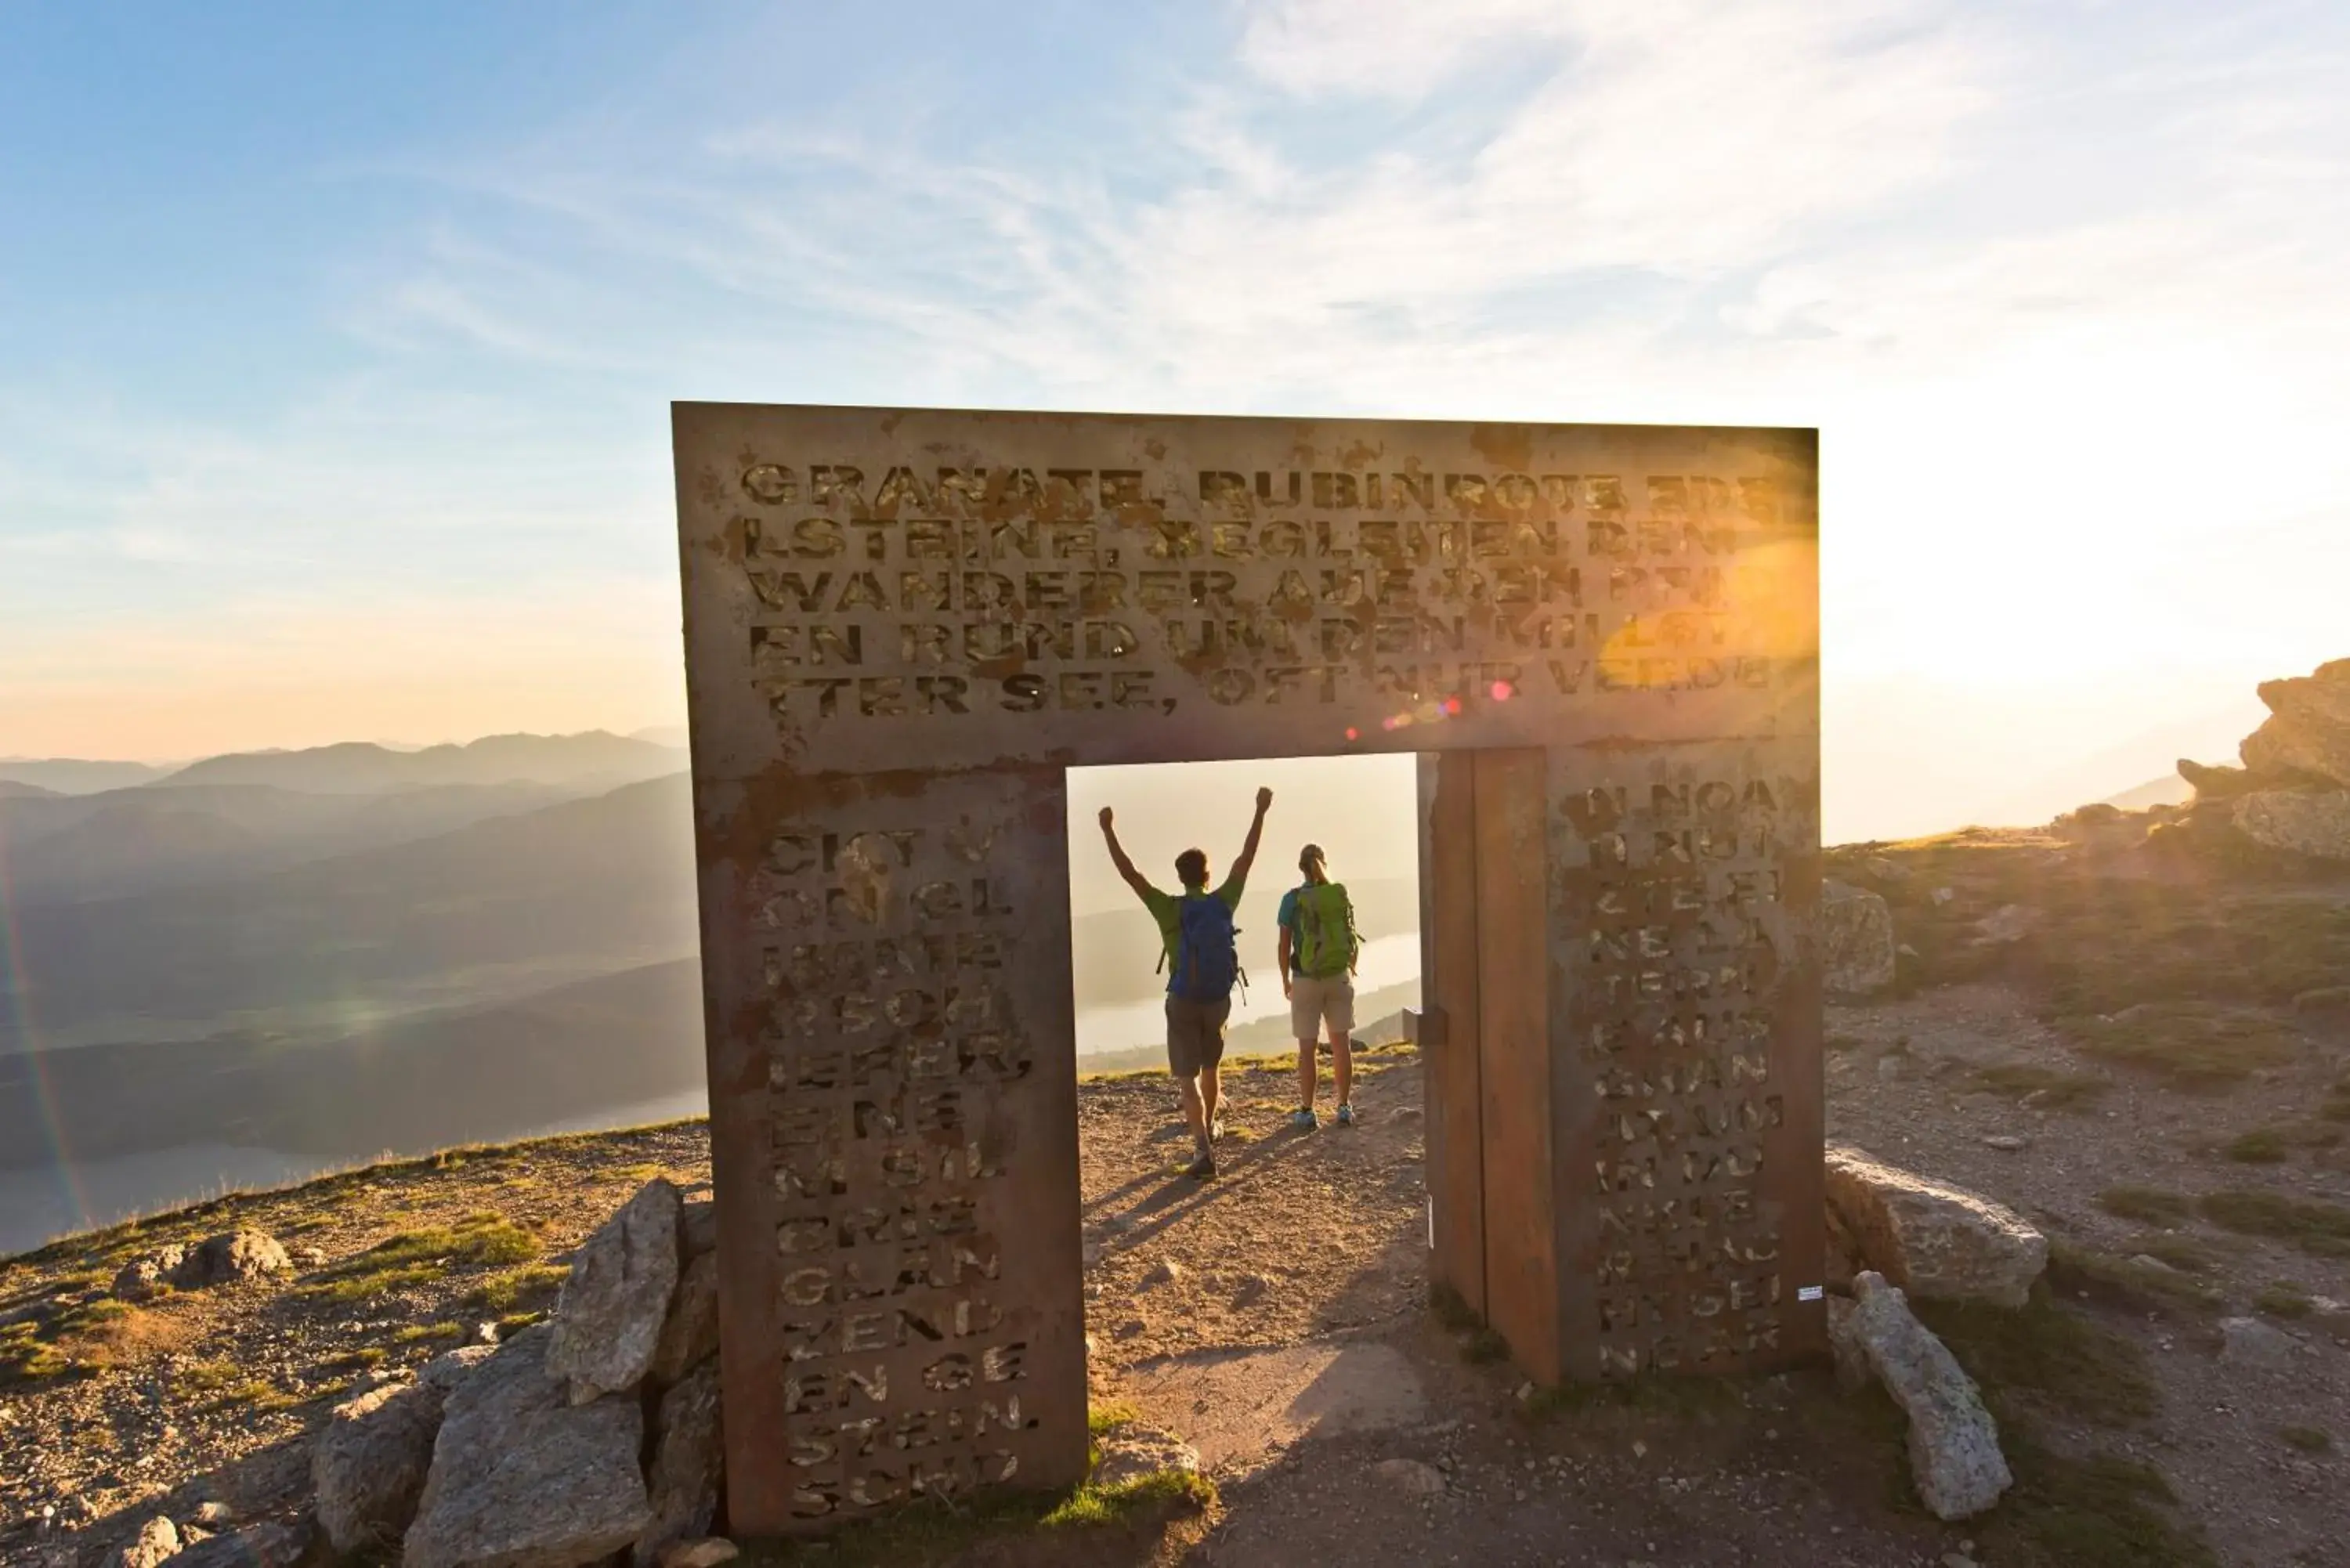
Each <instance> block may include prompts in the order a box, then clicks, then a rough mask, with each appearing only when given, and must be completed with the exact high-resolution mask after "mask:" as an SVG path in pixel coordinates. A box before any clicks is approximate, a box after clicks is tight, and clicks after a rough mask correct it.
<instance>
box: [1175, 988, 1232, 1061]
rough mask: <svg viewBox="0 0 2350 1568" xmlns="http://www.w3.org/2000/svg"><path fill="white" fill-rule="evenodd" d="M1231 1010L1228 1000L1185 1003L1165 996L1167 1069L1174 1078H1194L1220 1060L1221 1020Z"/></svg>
mask: <svg viewBox="0 0 2350 1568" xmlns="http://www.w3.org/2000/svg"><path fill="white" fill-rule="evenodd" d="M1231 1016H1232V998H1231V997H1229V996H1227V997H1225V998H1224V999H1223V1000H1222V1001H1221V1002H1186V1001H1184V1000H1183V999H1182V998H1181V997H1180V996H1170V997H1169V998H1168V999H1167V1070H1168V1071H1169V1072H1170V1073H1172V1074H1174V1075H1175V1076H1177V1077H1178V1078H1196V1077H1198V1076H1199V1075H1201V1073H1204V1072H1206V1071H1207V1070H1208V1069H1209V1068H1211V1067H1212V1066H1214V1065H1216V1064H1218V1063H1219V1062H1222V1060H1223V1059H1224V1020H1225V1019H1227V1018H1230V1017H1231Z"/></svg>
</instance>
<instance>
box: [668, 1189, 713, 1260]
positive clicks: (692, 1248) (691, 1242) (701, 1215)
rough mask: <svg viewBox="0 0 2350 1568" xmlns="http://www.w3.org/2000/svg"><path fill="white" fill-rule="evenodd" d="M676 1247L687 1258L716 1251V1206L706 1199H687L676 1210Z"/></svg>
mask: <svg viewBox="0 0 2350 1568" xmlns="http://www.w3.org/2000/svg"><path fill="white" fill-rule="evenodd" d="M677 1236H678V1246H679V1248H680V1250H681V1251H682V1252H683V1253H684V1255H685V1256H686V1257H688V1258H698V1257H700V1256H701V1255H702V1253H704V1252H714V1251H717V1250H718V1205H717V1203H716V1202H714V1201H713V1200H712V1199H709V1198H706V1197H696V1198H689V1199H686V1200H685V1203H684V1205H683V1207H681V1209H680V1210H678V1220H677Z"/></svg>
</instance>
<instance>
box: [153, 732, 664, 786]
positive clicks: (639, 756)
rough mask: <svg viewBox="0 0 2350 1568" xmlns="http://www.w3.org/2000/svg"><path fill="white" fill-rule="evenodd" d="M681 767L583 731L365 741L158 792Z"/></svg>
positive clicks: (531, 779)
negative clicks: (396, 744)
mask: <svg viewBox="0 0 2350 1568" xmlns="http://www.w3.org/2000/svg"><path fill="white" fill-rule="evenodd" d="M684 764H685V757H684V755H683V753H681V752H680V751H679V750H678V749H677V748H676V747H673V746H662V745H656V744H654V743H653V742H650V741H639V740H631V739H629V738H627V737H625V736H620V735H615V734H611V733H609V732H606V731H603V730H590V731H587V732H584V733H581V734H577V735H523V734H515V735H485V736H484V737H483V738H482V739H480V740H478V741H471V742H466V743H464V744H463V745H457V744H447V745H438V746H426V747H424V748H423V749H422V750H421V751H412V752H411V751H395V750H392V749H391V748H390V747H387V746H381V745H378V744H376V743H375V742H369V741H347V742H342V743H340V744H338V745H332V746H314V747H311V748H308V749H307V750H302V751H286V752H276V751H271V752H236V753H229V754H227V755H225V756H217V757H207V758H205V759H204V760H203V762H199V763H190V764H189V765H188V766H186V767H184V768H182V769H181V770H180V771H179V772H177V773H175V774H171V775H170V776H169V777H167V778H164V779H161V780H159V781H158V784H160V785H161V786H162V787H166V788H173V789H177V788H184V787H186V786H188V785H192V784H274V785H276V787H278V788H280V789H294V790H301V791H304V792H306V793H310V794H380V793H385V792H388V791H391V790H397V789H415V788H424V787H432V786H436V785H446V784H514V783H531V784H571V785H575V786H580V787H587V786H594V787H600V788H607V789H610V788H618V787H619V786H620V785H622V784H634V783H638V782H640V781H642V780H645V779H649V778H657V777H659V776H660V775H661V774H671V773H675V772H677V771H678V770H679V769H681V767H683V766H684Z"/></svg>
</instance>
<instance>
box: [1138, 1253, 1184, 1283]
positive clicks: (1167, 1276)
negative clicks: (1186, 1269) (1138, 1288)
mask: <svg viewBox="0 0 2350 1568" xmlns="http://www.w3.org/2000/svg"><path fill="white" fill-rule="evenodd" d="M1182 1277H1183V1265H1182V1264H1180V1263H1179V1262H1176V1261H1175V1260H1174V1259H1172V1258H1163V1259H1161V1260H1159V1265H1158V1266H1157V1267H1156V1268H1154V1269H1152V1270H1151V1271H1150V1272H1149V1273H1147V1274H1145V1275H1143V1276H1142V1288H1143V1289H1145V1290H1150V1289H1152V1288H1154V1287H1156V1286H1159V1285H1171V1284H1173V1283H1174V1282H1176V1281H1178V1280H1180V1279H1181V1278H1182Z"/></svg>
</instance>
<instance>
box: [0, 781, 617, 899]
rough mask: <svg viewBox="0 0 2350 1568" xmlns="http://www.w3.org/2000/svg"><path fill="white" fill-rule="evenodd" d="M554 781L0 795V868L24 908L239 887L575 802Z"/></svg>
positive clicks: (220, 786) (573, 795)
mask: <svg viewBox="0 0 2350 1568" xmlns="http://www.w3.org/2000/svg"><path fill="white" fill-rule="evenodd" d="M576 796H577V792H575V791H573V790H570V789H567V788H565V787H563V786H561V785H557V784H450V785H441V786H435V787H432V788H425V789H414V790H403V791H400V792H398V793H396V794H380V795H370V794H304V793H300V792H297V791H293V790H285V789H278V788H276V787H274V786H271V785H266V784H191V785H187V786H185V787H183V788H177V789H170V790H164V789H158V788H153V787H140V788H137V789H127V790H109V791H106V792H104V793H102V794H81V795H60V794H37V795H30V796H23V797H16V798H8V797H5V796H0V867H5V871H6V874H7V877H8V879H9V882H10V884H11V886H12V888H13V889H14V893H15V897H16V899H17V900H18V901H19V902H20V903H22V904H31V903H47V902H75V903H79V902H87V901H88V900H90V899H94V898H120V897H128V896H130V895H134V894H140V893H147V892H153V891H157V890H161V889H164V888H181V887H188V886H191V885H193V884H197V883H202V882H207V881H240V880H244V879H246V878H249V877H257V876H262V875H265V874H267V873H269V872H271V871H276V870H282V869H284V868H286V867H290V866H295V865H298V864H300V863H301V862H303V861H306V860H320V859H328V858H332V857H337V856H341V855H350V854H356V853H359V852H360V851H363V850H369V849H376V848H381V847H385V846H390V845H395V844H400V843H404V842H407V841H409V840H412V839H420V838H429V837H432V836H437V835H439V834H442V833H448V832H452V831H454V830H455V829H457V828H461V827H464V826H470V825H471V824H473V823H475V822H480V821H484V820H485V819H488V818H491V817H499V816H512V815H519V814H521V813H524V812H528V811H535V810H538V809H541V808H543V807H546V806H549V805H557V804H559V803H561V802H563V801H566V800H569V799H573V798H576Z"/></svg>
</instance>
